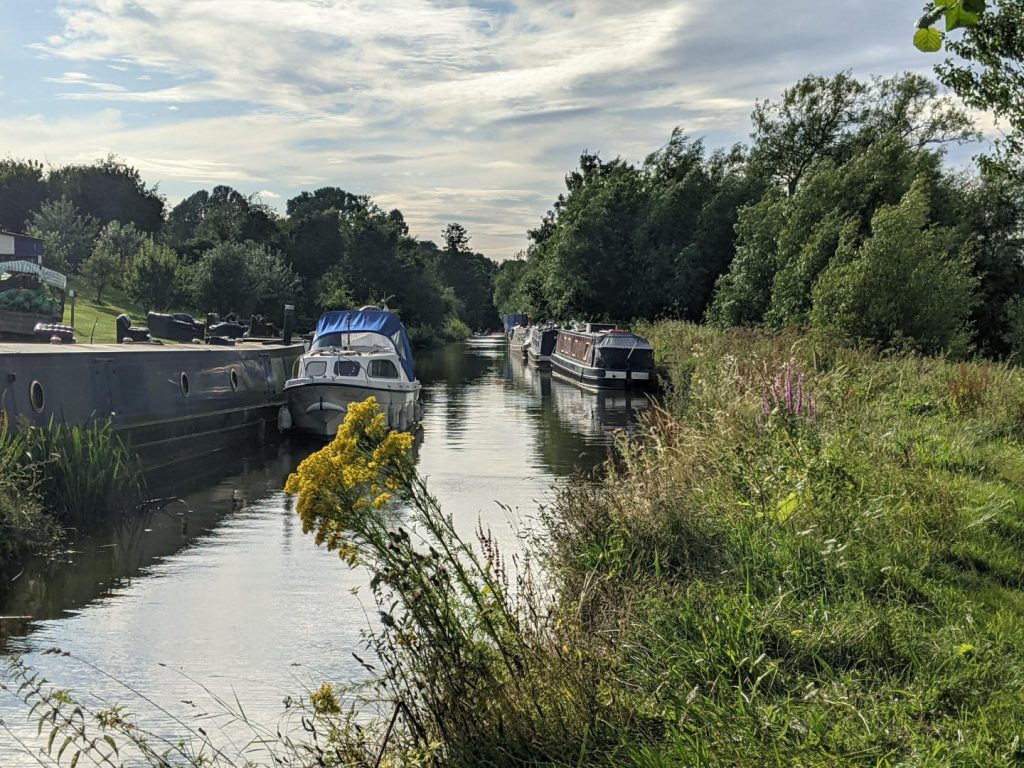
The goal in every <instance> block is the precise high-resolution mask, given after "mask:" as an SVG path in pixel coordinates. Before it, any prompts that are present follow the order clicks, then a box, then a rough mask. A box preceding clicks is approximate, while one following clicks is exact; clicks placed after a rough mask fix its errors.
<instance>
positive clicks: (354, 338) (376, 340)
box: [310, 331, 391, 349]
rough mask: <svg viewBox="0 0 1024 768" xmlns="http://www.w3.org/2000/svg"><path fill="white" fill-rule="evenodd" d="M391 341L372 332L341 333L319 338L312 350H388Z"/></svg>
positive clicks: (326, 334)
mask: <svg viewBox="0 0 1024 768" xmlns="http://www.w3.org/2000/svg"><path fill="white" fill-rule="evenodd" d="M390 341H391V340H390V339H389V338H388V337H387V336H382V335H381V334H379V333H372V332H370V331H351V332H349V331H339V332H337V333H325V334H324V335H323V336H317V337H316V338H315V339H314V340H313V344H312V346H311V347H310V349H328V348H330V347H338V348H339V349H387V348H388V346H390V344H389V342H390Z"/></svg>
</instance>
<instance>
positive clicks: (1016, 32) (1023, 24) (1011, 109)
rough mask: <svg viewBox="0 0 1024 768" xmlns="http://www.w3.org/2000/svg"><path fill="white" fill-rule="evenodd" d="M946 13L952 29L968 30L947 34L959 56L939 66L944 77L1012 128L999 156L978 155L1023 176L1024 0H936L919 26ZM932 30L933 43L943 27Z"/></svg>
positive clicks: (961, 94)
mask: <svg viewBox="0 0 1024 768" xmlns="http://www.w3.org/2000/svg"><path fill="white" fill-rule="evenodd" d="M942 16H945V20H946V31H947V32H949V31H952V30H954V29H958V28H964V32H963V34H962V35H961V36H959V37H957V38H953V37H946V39H945V42H946V49H947V50H948V51H949V52H950V53H952V54H954V56H956V57H957V58H953V57H951V58H949V59H947V60H946V61H945V62H943V63H941V64H938V65H936V67H935V71H936V72H937V74H938V76H939V80H940V81H941V82H942V83H943V85H946V86H947V87H949V88H951V89H952V90H953V91H954V92H955V93H956V94H957V95H958V96H959V97H960V98H961V99H963V101H964V103H965V104H967V105H968V106H969V107H972V108H974V109H979V110H984V111H988V112H991V113H992V114H994V115H995V116H996V117H998V118H1001V119H1002V120H1004V121H1005V124H1006V125H1007V127H1008V130H1006V131H1004V132H1003V134H1002V136H1001V137H1000V138H998V139H997V140H996V153H995V155H994V156H993V157H982V158H979V160H980V161H981V163H982V165H983V166H984V167H987V168H988V169H989V170H991V171H996V172H999V173H1004V174H1009V175H1011V176H1013V177H1015V178H1016V179H1018V180H1020V179H1021V178H1022V177H1024V165H1022V163H1021V161H1020V155H1021V151H1022V150H1024V72H1022V70H1021V67H1020V62H1021V60H1022V59H1024V2H1021V0H998V2H994V3H992V4H991V7H989V4H987V3H985V2H984V0H955V1H952V2H936V3H934V4H933V5H932V6H931V9H930V11H929V12H927V13H926V14H925V16H924V17H922V19H921V21H920V22H919V26H923V27H925V28H926V29H928V28H929V27H930V25H934V24H935V23H936V22H937V21H938V20H939V18H941V17H942ZM918 34H920V30H919V32H918ZM929 34H930V35H931V38H932V40H931V41H932V43H934V37H935V35H936V34H939V33H938V31H937V30H935V29H934V27H931V28H930V29H929ZM915 42H916V37H915ZM919 47H920V46H919ZM932 49H933V50H934V46H933V48H932Z"/></svg>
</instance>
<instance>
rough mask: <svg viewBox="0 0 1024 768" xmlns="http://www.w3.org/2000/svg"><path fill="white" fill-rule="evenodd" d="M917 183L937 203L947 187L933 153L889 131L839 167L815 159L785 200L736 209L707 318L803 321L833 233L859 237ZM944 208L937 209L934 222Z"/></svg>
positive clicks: (774, 196)
mask: <svg viewBox="0 0 1024 768" xmlns="http://www.w3.org/2000/svg"><path fill="white" fill-rule="evenodd" d="M918 178H923V179H927V180H928V184H929V190H930V193H931V195H932V196H933V197H934V198H935V200H936V202H937V203H938V202H940V201H941V200H943V199H944V195H945V192H944V189H945V187H947V186H948V182H947V181H946V180H945V178H944V177H943V176H942V172H941V158H940V155H939V154H938V153H937V152H934V151H929V150H926V149H912V148H911V147H908V146H907V144H906V141H905V140H904V139H903V138H902V137H900V136H898V135H896V134H894V133H890V134H888V135H887V136H885V137H884V138H883V139H881V140H879V141H875V142H873V143H871V144H869V145H868V146H867V147H866V148H864V149H861V150H859V151H858V152H857V153H855V154H854V156H853V157H852V158H851V159H850V160H848V161H847V162H846V163H843V164H842V165H836V164H835V163H834V162H832V161H822V162H821V163H820V164H819V165H817V166H816V167H815V168H814V169H813V170H812V171H811V172H810V173H809V174H808V176H807V178H806V179H805V180H804V181H803V183H802V184H801V185H800V187H799V188H798V189H797V191H796V192H795V193H794V194H793V195H792V196H790V197H783V196H782V194H781V192H777V193H770V194H767V195H765V196H764V197H763V198H762V199H761V200H760V201H758V202H757V203H754V204H752V205H749V206H747V207H745V208H743V209H742V210H741V211H740V213H739V219H738V221H737V224H736V232H737V245H736V258H735V260H734V261H733V263H732V265H731V267H730V271H729V273H728V275H726V276H725V277H723V278H722V279H721V280H720V281H719V284H718V286H717V289H716V293H715V297H714V301H713V303H712V307H711V309H710V310H709V319H710V320H711V321H713V322H715V323H716V324H718V325H736V324H751V323H760V322H767V323H769V324H770V325H773V326H775V327H782V326H785V325H790V324H804V323H806V322H807V319H808V317H807V313H808V311H809V310H810V308H811V293H812V290H813V287H814V285H815V283H816V282H817V280H818V278H819V276H820V275H821V273H822V271H823V270H824V269H826V268H827V267H828V266H829V265H830V264H831V263H832V261H833V259H834V258H835V254H836V249H837V247H838V244H839V242H840V239H841V236H842V237H845V238H846V240H847V241H853V240H856V239H858V238H863V237H866V236H867V235H868V234H869V233H870V222H871V219H872V217H873V216H874V215H875V213H876V212H877V210H878V209H879V208H880V207H881V206H883V205H894V204H897V203H898V202H899V201H900V200H901V199H902V198H903V196H904V195H905V194H906V192H907V190H909V189H910V186H911V185H912V184H913V183H914V180H915V179H918ZM952 208H953V206H952V205H939V204H937V205H936V206H935V211H934V216H935V219H934V220H936V221H937V220H939V218H938V217H940V216H944V215H946V212H947V211H946V209H952Z"/></svg>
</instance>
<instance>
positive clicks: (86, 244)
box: [28, 197, 99, 272]
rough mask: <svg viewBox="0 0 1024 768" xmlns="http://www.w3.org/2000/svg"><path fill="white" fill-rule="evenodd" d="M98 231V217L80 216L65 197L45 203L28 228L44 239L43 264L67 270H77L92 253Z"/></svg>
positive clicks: (30, 231)
mask: <svg viewBox="0 0 1024 768" xmlns="http://www.w3.org/2000/svg"><path fill="white" fill-rule="evenodd" d="M98 231H99V225H98V223H97V221H96V219H94V218H92V217H91V216H79V215H78V209H77V208H75V206H74V205H73V204H72V202H71V201H70V200H68V199H67V198H66V197H62V198H60V199H59V200H56V201H54V202H49V203H43V205H42V206H41V207H40V208H39V210H38V211H36V212H35V213H34V214H33V215H32V218H31V220H30V223H29V227H28V234H30V235H31V236H32V237H38V238H40V239H41V240H42V241H43V263H44V264H45V265H46V266H48V267H51V268H53V269H57V270H61V271H65V272H66V271H72V272H78V270H79V268H80V267H81V264H82V262H83V261H85V259H86V258H88V256H89V254H91V253H92V248H93V243H94V242H95V240H96V235H97V233H98Z"/></svg>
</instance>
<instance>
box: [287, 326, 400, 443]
mask: <svg viewBox="0 0 1024 768" xmlns="http://www.w3.org/2000/svg"><path fill="white" fill-rule="evenodd" d="M284 390H285V394H286V395H287V397H288V412H289V413H290V416H291V421H292V426H294V427H295V428H296V429H301V430H303V431H305V432H309V433H311V434H314V435H318V436H320V437H326V438H329V439H333V438H334V436H335V435H336V434H337V433H338V427H339V426H341V423H342V422H343V421H344V420H345V415H346V413H347V412H348V406H349V404H350V403H356V402H362V401H363V400H365V399H366V398H368V397H370V396H371V395H372V396H373V397H376V398H377V403H378V405H379V406H380V408H381V411H383V412H384V414H385V415H386V416H387V420H388V426H389V427H390V428H391V429H398V430H410V429H413V428H414V427H415V426H416V424H418V423H419V420H420V403H419V396H420V383H419V381H418V380H417V379H416V374H415V372H414V370H413V364H412V349H411V347H410V346H409V335H408V334H407V333H406V330H405V326H404V325H402V322H401V321H400V320H399V319H398V316H397V315H395V314H394V313H392V312H389V311H387V310H384V309H378V308H376V307H363V308H362V309H358V310H347V311H343V312H328V313H327V314H325V315H324V316H323V317H321V318H320V321H319V322H318V323H317V326H316V332H315V334H314V336H313V343H312V344H311V346H310V348H309V351H308V352H307V353H306V354H304V355H303V356H302V357H301V358H299V360H298V361H297V362H296V363H295V370H294V372H293V375H292V378H291V379H289V380H288V381H287V382H286V383H285V386H284Z"/></svg>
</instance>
